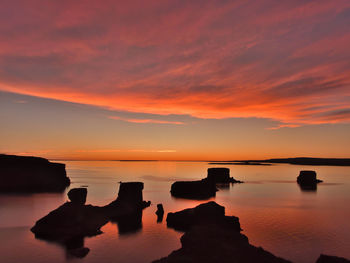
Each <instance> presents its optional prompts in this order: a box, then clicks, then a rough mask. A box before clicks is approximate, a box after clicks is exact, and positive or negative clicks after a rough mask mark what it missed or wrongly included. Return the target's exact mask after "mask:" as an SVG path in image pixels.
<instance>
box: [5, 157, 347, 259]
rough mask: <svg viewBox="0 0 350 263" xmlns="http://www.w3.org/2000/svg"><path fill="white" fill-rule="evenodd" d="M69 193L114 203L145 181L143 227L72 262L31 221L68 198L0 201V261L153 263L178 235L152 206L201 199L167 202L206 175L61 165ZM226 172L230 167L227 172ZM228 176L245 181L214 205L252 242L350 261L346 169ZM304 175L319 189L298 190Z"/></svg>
mask: <svg viewBox="0 0 350 263" xmlns="http://www.w3.org/2000/svg"><path fill="white" fill-rule="evenodd" d="M66 164H67V172H68V176H69V177H70V178H71V181H72V184H71V188H74V187H79V186H83V185H84V186H88V200H87V203H91V204H95V205H104V204H107V203H109V202H110V201H112V200H114V199H115V198H116V196H117V193H118V182H119V181H143V182H144V183H145V188H144V199H145V200H151V201H152V203H153V205H152V206H151V207H149V208H147V209H146V210H144V213H143V219H142V229H141V230H140V231H138V232H136V233H132V234H126V235H121V234H119V233H118V227H117V225H115V224H113V223H108V224H107V225H105V226H104V227H103V228H102V231H103V232H104V233H103V234H102V235H99V236H96V237H91V238H86V239H85V246H86V247H89V248H90V253H89V254H88V255H87V256H86V257H85V258H83V259H76V258H70V257H68V256H67V255H66V253H65V250H64V249H63V248H62V247H60V246H59V245H57V244H55V243H49V242H46V241H42V240H37V239H35V238H34V235H33V234H32V233H31V232H30V231H29V229H30V227H31V226H33V225H34V223H35V221H36V220H38V219H39V218H40V217H42V216H44V215H45V214H47V213H48V212H49V211H51V210H53V209H55V208H57V207H58V206H59V205H61V204H62V203H63V202H65V200H66V199H67V198H66V194H65V193H63V194H33V195H0V242H1V246H0V255H1V262H3V263H7V262H36V263H40V262H66V261H69V262H82V263H83V262H84V263H85V262H86V263H87V262H123V263H124V262H125V263H128V262H151V261H152V260H154V259H157V258H160V257H163V256H166V255H168V254H169V253H170V252H171V251H173V250H174V249H177V248H179V247H180V237H181V235H182V234H181V233H179V232H176V231H174V230H172V229H168V228H167V227H166V224H165V220H164V222H163V223H157V222H156V215H155V214H154V213H155V210H156V204H157V203H163V205H164V209H165V212H166V213H167V212H169V211H178V210H181V209H184V208H188V207H194V206H196V205H198V204H200V203H202V202H205V201H193V200H185V199H175V198H172V197H171V196H170V193H169V190H170V185H171V183H172V182H173V181H174V180H186V179H188V180H190V179H200V178H204V177H206V170H207V168H208V167H213V166H212V165H208V164H207V163H201V162H66ZM227 167H228V166H227ZM230 169H231V176H233V177H235V178H236V179H239V180H243V181H245V182H246V183H244V184H238V185H234V186H231V187H230V188H228V189H221V190H220V191H219V192H217V196H216V197H215V198H212V199H211V200H215V201H216V202H217V203H219V204H221V205H223V206H225V207H226V214H227V215H235V216H238V217H239V218H240V222H241V226H242V228H243V229H244V231H243V233H244V234H246V235H247V236H248V238H249V240H250V242H251V243H252V244H254V245H257V246H262V247H263V248H265V249H267V250H269V251H270V252H272V253H274V254H275V255H277V256H281V257H284V258H286V259H289V260H292V261H294V262H300V263H306V262H315V261H316V258H317V257H318V255H319V254H320V253H325V254H333V255H337V256H343V257H347V258H350V249H349V248H350V209H349V203H350V167H328V166H322V167H312V166H296V165H272V166H230ZM302 169H313V170H316V171H317V174H318V177H319V178H320V179H323V180H324V183H322V184H319V185H318V189H317V191H315V192H304V191H301V189H300V188H299V187H298V185H297V184H296V182H295V180H296V176H297V175H298V173H299V171H300V170H302Z"/></svg>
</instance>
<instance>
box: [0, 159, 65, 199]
mask: <svg viewBox="0 0 350 263" xmlns="http://www.w3.org/2000/svg"><path fill="white" fill-rule="evenodd" d="M69 184H70V180H69V178H68V177H67V174H66V168H65V164H62V163H53V162H50V161H49V160H47V159H44V158H40V157H30V156H17V155H6V154H0V192H16V193H25V192H62V191H64V189H65V188H66V187H67V186H69Z"/></svg>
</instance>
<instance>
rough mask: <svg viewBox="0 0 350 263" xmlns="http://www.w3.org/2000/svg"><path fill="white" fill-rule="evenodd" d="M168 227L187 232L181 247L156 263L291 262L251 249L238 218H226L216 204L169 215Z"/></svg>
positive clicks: (212, 203)
mask: <svg viewBox="0 0 350 263" xmlns="http://www.w3.org/2000/svg"><path fill="white" fill-rule="evenodd" d="M167 223H168V226H169V227H173V228H175V229H177V230H179V229H182V230H185V231H186V233H185V234H184V235H183V236H182V237H181V244H182V247H181V248H180V249H179V250H176V251H174V252H172V253H171V254H170V255H169V256H168V257H165V258H162V259H160V260H156V261H154V263H173V262H174V263H175V262H186V263H192V262H193V263H195V262H202V263H214V262H222V263H226V262H227V263H228V262H237V263H248V262H249V263H250V262H271V263H275V262H276V263H287V262H289V261H287V260H284V259H282V258H279V257H276V256H274V255H273V254H271V253H269V252H267V251H265V250H264V249H262V248H260V247H259V248H258V247H255V246H252V245H250V244H249V242H248V238H247V237H246V236H245V235H243V234H241V228H240V224H239V220H238V218H237V217H230V216H225V208H224V207H222V206H220V205H218V204H216V203H215V202H209V203H205V204H201V205H199V206H197V207H195V208H192V209H185V210H182V211H180V212H177V213H169V214H168V216H167Z"/></svg>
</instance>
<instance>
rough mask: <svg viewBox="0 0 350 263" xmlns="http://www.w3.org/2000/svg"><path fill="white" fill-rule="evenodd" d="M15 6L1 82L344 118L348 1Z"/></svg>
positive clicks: (146, 107) (160, 102)
mask: <svg viewBox="0 0 350 263" xmlns="http://www.w3.org/2000/svg"><path fill="white" fill-rule="evenodd" d="M20 2H21V9H18V8H17V7H18V6H19V4H18V3H14V2H13V1H5V2H4V3H3V4H2V10H3V11H2V12H1V14H2V16H0V32H1V34H0V90H4V91H10V92H16V93H20V94H27V95H33V96H38V97H45V98H52V99H58V100H63V101H69V102H77V103H84V104H90V105H95V106H99V107H104V108H108V109H113V110H123V111H130V112H144V113H152V114H161V115H168V114H188V115H192V116H194V117H198V118H231V117H259V118H270V119H274V120H278V121H280V122H281V123H282V125H281V126H279V127H295V126H298V125H305V124H320V123H348V122H350V116H349V115H348V114H347V113H344V112H347V111H348V110H349V108H350V107H349V105H350V65H349V62H348V61H350V50H349V48H348V46H349V44H350V32H349V27H348V25H349V23H350V2H349V1H347V0H339V1H336V2H334V1H333V2H332V1H325V0H321V1H317V3H315V2H310V1H286V2H279V3H276V2H275V1H272V0H267V1H258V0H250V1H248V2H247V1H243V0H242V1H234V2H230V1H206V0H204V1H201V3H200V4H199V3H198V2H196V1H194V2H193V1H184V2H182V3H175V2H172V1H160V2H159V1H144V2H142V1H141V2H140V1H137V2H136V1H133V0H131V1H128V2H125V3H116V2H114V1H106V2H104V3H103V4H101V3H100V2H99V1H95V0H91V1H89V4H85V1H84V2H82V1H74V2H50V1H48V2H45V3H42V2H37V3H35V1H34V3H31V5H29V4H28V3H26V1H20ZM39 3H40V6H41V8H40V10H37V9H35V8H31V7H32V6H33V5H35V4H39ZM135 6H137V8H135ZM68 10H69V11H68ZM252 14H254V16H252ZM339 112H343V113H342V114H339ZM111 118H113V119H119V120H122V121H127V122H133V123H158V124H175V125H181V124H184V123H182V122H178V121H169V120H166V119H165V118H164V119H162V120H157V119H132V118H120V117H115V116H114V117H111Z"/></svg>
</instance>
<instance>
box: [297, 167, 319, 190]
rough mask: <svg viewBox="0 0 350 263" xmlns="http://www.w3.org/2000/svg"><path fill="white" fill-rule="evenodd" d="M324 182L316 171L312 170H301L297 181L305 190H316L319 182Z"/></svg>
mask: <svg viewBox="0 0 350 263" xmlns="http://www.w3.org/2000/svg"><path fill="white" fill-rule="evenodd" d="M322 182H323V181H322V180H319V179H317V174H316V172H315V171H311V170H304V171H300V173H299V176H298V177H297V183H298V184H299V186H300V188H301V189H302V190H305V191H308V190H309V191H315V190H316V189H317V184H318V183H322Z"/></svg>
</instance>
